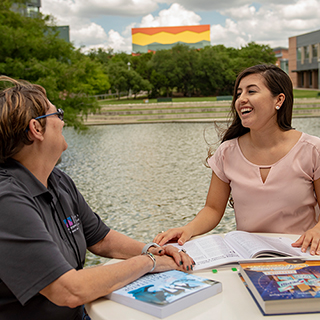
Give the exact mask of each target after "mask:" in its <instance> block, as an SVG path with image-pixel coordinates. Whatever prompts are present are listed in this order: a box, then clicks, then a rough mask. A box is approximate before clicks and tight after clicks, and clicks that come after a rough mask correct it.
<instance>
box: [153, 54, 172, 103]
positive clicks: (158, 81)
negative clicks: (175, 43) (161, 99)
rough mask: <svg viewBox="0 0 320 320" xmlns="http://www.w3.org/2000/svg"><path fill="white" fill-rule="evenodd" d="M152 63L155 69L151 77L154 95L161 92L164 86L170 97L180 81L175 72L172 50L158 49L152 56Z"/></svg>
mask: <svg viewBox="0 0 320 320" xmlns="http://www.w3.org/2000/svg"><path fill="white" fill-rule="evenodd" d="M151 63H152V68H153V69H154V71H152V73H151V78H150V80H151V85H152V91H153V94H152V95H153V96H155V95H157V94H161V89H162V88H163V89H164V90H165V93H166V96H167V97H168V96H169V95H170V93H171V92H172V90H173V88H174V87H175V86H176V85H177V83H178V78H177V76H176V74H175V73H174V68H175V66H174V61H173V58H172V52H171V50H159V51H157V52H156V53H155V54H154V55H153V56H152V59H151Z"/></svg>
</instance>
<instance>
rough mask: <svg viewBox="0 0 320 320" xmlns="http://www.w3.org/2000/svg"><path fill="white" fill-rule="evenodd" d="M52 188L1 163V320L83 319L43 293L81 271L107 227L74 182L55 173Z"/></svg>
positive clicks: (19, 168)
mask: <svg viewBox="0 0 320 320" xmlns="http://www.w3.org/2000/svg"><path fill="white" fill-rule="evenodd" d="M48 186H49V187H48V189H47V188H46V187H45V186H44V185H43V184H42V183H41V182H40V181H39V180H38V179H36V178H35V176H34V175H33V174H32V173H31V172H30V171H28V170H27V169H26V168H25V167H24V166H22V165H21V164H20V163H19V162H17V161H15V160H12V159H10V160H8V161H7V162H6V163H5V164H0V258H1V263H0V319H2V320H3V319H10V320H14V319H19V320H20V319H32V320H38V319H39V320H43V319H46V320H50V319H55V320H57V319H68V320H69V319H81V310H80V307H79V308H75V309H71V308H68V307H58V306H56V305H54V304H53V303H51V302H50V301H49V300H48V299H47V298H45V297H44V296H42V295H41V294H39V291H40V290H42V289H43V288H45V287H46V286H47V285H49V284H50V283H51V282H53V281H54V280H56V279H57V278H59V277H60V276H61V275H62V274H64V273H66V272H67V271H69V270H71V269H79V268H82V266H83V265H84V262H85V255H86V248H87V247H89V246H92V245H94V244H96V243H97V242H99V241H100V240H102V239H103V238H104V237H105V236H106V235H107V234H108V232H109V230H110V229H109V228H108V227H107V226H106V225H105V224H104V223H103V222H102V221H101V219H100V218H99V216H98V215H97V214H95V213H94V212H93V211H92V210H91V209H90V207H89V206H88V204H87V203H86V201H85V200H84V198H83V197H82V195H81V194H80V192H79V191H78V189H77V188H76V186H75V184H74V183H73V181H72V180H71V178H70V177H69V176H68V175H66V174H65V173H63V172H62V171H61V170H59V169H58V168H54V170H53V171H52V173H51V175H50V177H49V179H48Z"/></svg>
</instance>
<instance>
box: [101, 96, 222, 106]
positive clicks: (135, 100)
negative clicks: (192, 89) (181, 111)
mask: <svg viewBox="0 0 320 320" xmlns="http://www.w3.org/2000/svg"><path fill="white" fill-rule="evenodd" d="M145 99H146V98H143V99H139V98H137V99H121V100H118V99H117V100H99V101H98V103H99V104H100V105H107V104H129V103H132V104H138V103H139V104H140V103H144V100H145ZM148 100H149V102H148V103H157V99H148ZM199 101H217V97H191V98H172V102H199ZM165 103H168V104H170V103H171V102H165Z"/></svg>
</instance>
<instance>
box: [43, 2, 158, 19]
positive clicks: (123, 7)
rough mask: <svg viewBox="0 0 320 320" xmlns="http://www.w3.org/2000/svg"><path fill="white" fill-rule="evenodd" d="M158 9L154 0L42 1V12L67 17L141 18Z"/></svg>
mask: <svg viewBox="0 0 320 320" xmlns="http://www.w3.org/2000/svg"><path fill="white" fill-rule="evenodd" d="M157 8H158V4H157V1H156V0H90V1H88V0H42V10H41V11H42V12H45V13H50V12H54V13H55V15H59V16H61V17H64V18H66V17H68V16H70V15H76V16H78V17H85V18H93V17H99V16H113V15H116V16H127V17H132V16H141V15H144V14H147V13H149V12H150V11H154V10H156V9H157Z"/></svg>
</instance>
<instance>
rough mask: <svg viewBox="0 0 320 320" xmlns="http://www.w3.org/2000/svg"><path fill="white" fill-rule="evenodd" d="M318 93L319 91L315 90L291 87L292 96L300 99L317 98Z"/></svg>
mask: <svg viewBox="0 0 320 320" xmlns="http://www.w3.org/2000/svg"><path fill="white" fill-rule="evenodd" d="M318 93H320V91H317V90H303V89H293V96H294V98H296V99H301V98H319V99H320V96H318Z"/></svg>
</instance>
